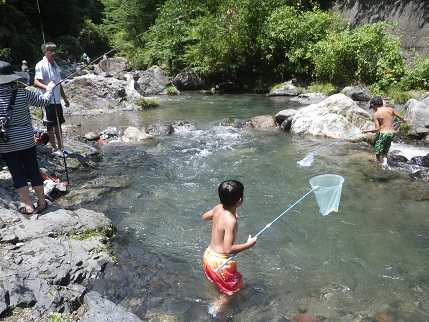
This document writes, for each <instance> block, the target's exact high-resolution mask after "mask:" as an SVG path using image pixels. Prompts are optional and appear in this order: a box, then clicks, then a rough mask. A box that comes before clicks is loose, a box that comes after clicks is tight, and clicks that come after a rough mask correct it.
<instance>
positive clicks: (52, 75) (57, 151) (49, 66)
mask: <svg viewBox="0 0 429 322" xmlns="http://www.w3.org/2000/svg"><path fill="white" fill-rule="evenodd" d="M41 49H42V52H43V54H44V55H45V56H44V57H43V59H42V60H41V61H39V62H38V63H37V65H36V73H35V75H34V86H35V87H37V88H38V92H39V93H40V94H43V93H44V92H45V90H46V86H47V84H48V83H49V82H50V81H53V82H54V83H55V84H57V85H56V87H55V89H54V96H53V97H52V100H51V104H49V105H48V106H46V107H44V108H42V114H43V125H45V126H46V129H47V131H48V134H49V142H50V143H51V147H52V153H53V155H55V156H59V157H63V158H66V157H67V156H68V154H71V153H73V152H71V151H70V150H69V149H67V148H66V147H65V146H64V144H63V142H62V135H61V128H60V127H61V124H62V123H64V122H65V119H64V116H63V107H62V106H61V98H63V100H64V104H65V106H66V107H68V106H70V103H69V101H68V99H67V96H66V94H65V92H64V88H63V86H62V84H61V75H60V73H61V69H60V68H59V66H58V65H57V63H56V62H55V57H56V53H57V46H56V45H55V44H54V43H51V42H48V43H45V44H43V45H42V47H41ZM55 139H56V140H55ZM57 142H58V145H57Z"/></svg>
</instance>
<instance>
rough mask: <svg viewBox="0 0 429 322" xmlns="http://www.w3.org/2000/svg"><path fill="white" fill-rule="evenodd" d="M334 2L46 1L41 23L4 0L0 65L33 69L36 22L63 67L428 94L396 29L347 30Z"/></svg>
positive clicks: (400, 97)
mask: <svg viewBox="0 0 429 322" xmlns="http://www.w3.org/2000/svg"><path fill="white" fill-rule="evenodd" d="M331 2H332V1H326V0H319V1H297V0H269V1H263V2H258V3H255V2H254V1H250V0H238V1H233V2H231V1H226V0H223V1H196V0H191V1H175V0H164V1H161V0H151V1H143V0H137V1H132V2H130V1H126V0H122V1H112V0H91V1H85V4H81V1H80V0H71V1H67V3H66V4H58V3H57V2H56V1H55V0H47V1H43V3H40V17H37V16H38V13H37V11H36V7H35V5H36V4H35V3H34V1H33V0H32V1H30V0H24V1H20V2H19V3H13V2H10V1H7V0H3V4H1V5H0V12H2V13H4V12H8V14H7V15H3V14H2V16H4V17H5V19H2V21H1V22H0V25H2V26H3V27H5V28H6V27H7V28H8V30H10V33H7V34H6V33H3V34H0V43H1V46H0V48H1V49H0V59H2V60H8V61H11V62H13V63H15V65H16V66H17V67H18V65H19V64H20V61H21V59H22V58H26V59H27V61H29V64H30V66H31V65H33V66H34V65H35V62H37V61H38V59H39V57H40V50H39V48H40V43H41V42H42V41H41V39H42V37H41V32H40V29H41V28H40V21H42V24H43V30H45V32H46V39H47V40H49V41H54V42H55V43H57V44H58V45H59V46H60V52H59V56H61V57H62V58H63V59H65V60H66V59H70V60H71V61H74V60H76V61H78V60H79V59H80V55H81V54H82V53H83V52H86V53H88V55H89V56H90V57H99V56H100V57H101V56H102V55H103V54H104V53H109V55H119V56H124V57H127V58H129V59H130V61H131V63H132V66H133V68H134V69H147V68H148V67H150V66H152V65H158V66H165V68H164V70H165V71H166V72H167V73H168V74H169V75H175V74H177V73H179V72H181V71H182V70H184V69H187V68H193V69H195V70H196V71H197V73H198V74H200V75H201V77H202V79H203V80H204V84H205V86H210V87H212V86H214V85H218V86H219V87H220V88H221V89H222V90H225V91H252V92H268V90H269V89H270V88H271V87H272V86H274V85H275V84H277V83H281V82H283V81H285V80H289V79H291V78H297V79H300V80H302V81H303V82H305V83H306V84H312V85H313V86H320V85H321V84H322V85H323V86H324V88H326V86H329V87H333V88H335V89H336V90H337V92H338V89H339V88H342V87H344V86H346V85H350V84H356V83H359V84H364V85H366V86H368V87H369V88H370V89H371V92H372V93H373V94H374V95H375V94H380V95H388V96H391V97H392V98H394V99H396V102H397V103H402V102H404V101H406V100H407V99H408V98H410V97H411V96H412V95H414V94H413V92H411V90H418V91H426V90H427V89H428V87H429V84H428V79H429V77H428V76H429V58H428V57H419V56H418V55H415V56H414V58H411V59H410V60H409V61H406V60H405V59H404V55H403V53H402V45H401V35H400V34H399V33H398V32H397V31H396V30H394V29H393V27H394V25H393V24H389V23H386V22H383V21H379V22H376V23H372V24H367V25H364V26H361V27H356V28H352V27H351V25H350V24H349V23H348V21H347V20H345V19H344V18H342V17H341V16H340V15H339V14H337V13H335V12H333V11H331V10H329V8H330V5H331ZM30 8H31V10H30ZM70 12H73V13H74V14H73V15H69V14H68V13H70ZM47 17H53V18H50V19H47ZM39 18H40V19H39ZM23 31H24V32H23ZM112 48H113V49H112ZM327 84H328V85H327ZM329 84H330V85H329Z"/></svg>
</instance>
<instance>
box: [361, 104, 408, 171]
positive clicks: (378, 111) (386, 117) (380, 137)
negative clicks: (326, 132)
mask: <svg viewBox="0 0 429 322" xmlns="http://www.w3.org/2000/svg"><path fill="white" fill-rule="evenodd" d="M369 108H372V109H373V111H374V116H373V121H374V126H375V127H374V128H373V129H372V130H365V131H363V132H362V133H369V132H377V135H376V137H375V145H374V147H375V157H374V163H377V161H380V159H382V165H381V167H382V168H383V169H389V166H388V164H387V153H388V152H389V149H390V146H391V145H392V140H393V137H394V136H395V127H394V123H395V122H394V117H395V116H396V117H397V118H399V119H400V120H402V121H403V122H407V120H406V119H405V118H404V117H403V116H401V115H400V114H399V113H398V112H396V111H395V110H394V109H393V108H391V107H386V106H384V104H383V99H382V98H381V97H379V96H374V97H373V98H371V101H370V102H369Z"/></svg>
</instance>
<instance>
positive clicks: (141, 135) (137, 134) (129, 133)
mask: <svg viewBox="0 0 429 322" xmlns="http://www.w3.org/2000/svg"><path fill="white" fill-rule="evenodd" d="M153 138H154V137H153V135H150V134H147V133H146V132H144V131H141V130H139V129H138V128H136V127H132V126H130V127H129V128H127V129H126V130H125V131H124V135H123V136H122V140H123V141H124V142H138V141H144V140H150V139H153Z"/></svg>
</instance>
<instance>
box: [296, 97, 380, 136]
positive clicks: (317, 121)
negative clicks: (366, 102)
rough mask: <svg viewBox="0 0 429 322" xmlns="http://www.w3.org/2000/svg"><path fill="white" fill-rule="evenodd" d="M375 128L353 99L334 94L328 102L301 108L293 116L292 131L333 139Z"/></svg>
mask: <svg viewBox="0 0 429 322" xmlns="http://www.w3.org/2000/svg"><path fill="white" fill-rule="evenodd" d="M373 126H374V123H373V121H372V118H371V116H370V114H369V113H368V112H367V111H365V110H363V109H362V108H360V107H359V106H358V105H357V104H356V103H355V102H354V101H353V100H352V99H351V98H349V97H347V96H345V95H343V94H335V95H332V96H330V97H328V98H327V99H326V100H324V101H322V102H320V103H317V104H311V105H308V106H306V107H302V108H300V109H298V110H297V112H296V113H295V115H294V117H293V121H292V126H291V132H292V133H296V134H300V135H307V134H310V135H321V136H326V137H331V138H343V137H345V136H349V135H353V134H359V133H360V132H362V130H365V129H370V128H372V127H373Z"/></svg>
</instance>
